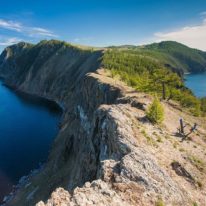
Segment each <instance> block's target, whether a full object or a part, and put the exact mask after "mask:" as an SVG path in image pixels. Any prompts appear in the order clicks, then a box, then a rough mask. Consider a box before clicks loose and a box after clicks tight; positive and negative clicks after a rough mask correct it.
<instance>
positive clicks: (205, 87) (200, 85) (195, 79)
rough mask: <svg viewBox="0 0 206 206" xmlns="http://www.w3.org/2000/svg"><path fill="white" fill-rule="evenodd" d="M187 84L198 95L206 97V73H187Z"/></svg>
mask: <svg viewBox="0 0 206 206" xmlns="http://www.w3.org/2000/svg"><path fill="white" fill-rule="evenodd" d="M185 79H186V81H185V84H186V86H187V87H188V88H190V89H191V90H192V91H193V93H194V94H195V95H196V96H197V97H206V73H200V74H187V75H185Z"/></svg>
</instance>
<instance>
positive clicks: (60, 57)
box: [0, 41, 193, 206]
mask: <svg viewBox="0 0 206 206" xmlns="http://www.w3.org/2000/svg"><path fill="white" fill-rule="evenodd" d="M31 54H33V55H31ZM102 55H103V51H90V50H81V49H78V48H76V47H73V46H71V45H67V44H65V43H62V42H56V41H55V42H51V41H49V42H41V43H40V44H37V45H28V44H25V43H20V44H18V45H15V46H12V47H9V48H7V49H6V50H5V51H4V52H3V53H2V55H1V57H0V75H1V77H3V78H4V81H5V82H6V84H8V85H10V86H12V87H13V88H15V89H18V90H21V91H23V92H26V93H30V94H34V95H38V96H42V97H44V98H49V99H52V100H54V101H56V102H58V103H59V104H61V105H62V106H63V107H64V114H63V117H62V122H61V128H60V131H59V134H58V136H57V137H56V139H55V141H54V143H53V146H52V148H51V152H50V155H49V158H48V162H47V164H46V166H45V168H44V169H43V170H42V171H41V172H40V173H39V174H38V175H35V176H34V177H32V178H31V179H29V183H28V182H27V184H25V185H24V186H22V188H21V189H20V190H19V191H18V192H17V194H16V196H15V197H14V198H13V199H12V200H11V201H9V202H8V203H7V204H6V205H8V206H14V205H15V206H22V205H24V206H27V205H28V206H31V205H35V204H37V206H43V205H47V206H52V205H74V206H76V205H81V206H84V205H85V206H86V205H99V206H100V205H114V206H116V205H125V206H126V205H155V202H156V201H157V200H158V199H159V198H161V199H162V200H163V201H164V202H165V203H166V205H191V202H192V199H193V197H192V196H191V195H190V194H189V193H187V191H186V190H185V189H184V188H183V187H182V186H181V185H179V184H178V182H177V180H176V179H174V178H173V177H172V176H171V173H170V172H169V171H168V169H167V168H165V166H163V165H162V164H161V162H160V159H158V158H156V156H158V155H156V156H155V155H154V151H156V149H155V148H153V147H151V146H148V144H146V143H145V138H144V137H143V132H142V131H141V129H142V128H141V127H140V126H141V124H143V123H142V119H143V118H144V116H145V108H146V107H147V104H148V103H150V101H151V98H150V97H149V96H147V95H144V94H135V93H134V91H132V89H131V88H128V87H126V86H125V85H123V84H122V83H120V82H117V81H114V80H113V79H111V78H109V77H107V76H106V75H104V72H103V71H102V70H101V69H99V68H100V66H101V61H100V60H101V57H102ZM148 125H149V126H151V125H150V124H148ZM151 127H152V126H151ZM154 129H156V130H157V131H160V134H161V135H163V132H162V131H161V130H160V129H159V128H153V127H152V129H151V128H150V130H151V131H152V130H154ZM147 139H148V138H147ZM169 165H170V164H169ZM53 191H55V192H53ZM50 195H51V197H50V199H49V200H47V199H48V198H49V196H50ZM43 201H45V203H44V202H43ZM38 202H39V203H38Z"/></svg>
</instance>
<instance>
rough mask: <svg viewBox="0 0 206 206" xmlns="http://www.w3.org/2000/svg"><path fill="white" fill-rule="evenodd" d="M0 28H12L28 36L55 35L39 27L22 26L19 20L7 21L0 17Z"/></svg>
mask: <svg viewBox="0 0 206 206" xmlns="http://www.w3.org/2000/svg"><path fill="white" fill-rule="evenodd" d="M0 28H2V29H7V30H13V31H16V32H19V33H22V34H24V35H28V36H30V37H42V36H44V37H57V35H55V34H54V33H53V32H52V31H50V30H47V29H44V28H41V27H28V26H24V25H23V24H21V23H20V22H14V21H10V20H9V21H7V20H3V19H0Z"/></svg>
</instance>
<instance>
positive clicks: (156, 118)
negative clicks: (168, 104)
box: [147, 97, 164, 124]
mask: <svg viewBox="0 0 206 206" xmlns="http://www.w3.org/2000/svg"><path fill="white" fill-rule="evenodd" d="M147 118H148V119H149V120H150V121H151V122H152V123H154V124H160V123H162V121H163V120H164V109H163V107H162V105H161V103H160V101H159V99H158V98H157V97H155V99H154V101H153V102H152V104H151V105H150V106H149V108H148V111H147Z"/></svg>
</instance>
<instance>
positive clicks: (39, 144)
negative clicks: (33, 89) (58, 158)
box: [0, 82, 61, 202]
mask: <svg viewBox="0 0 206 206" xmlns="http://www.w3.org/2000/svg"><path fill="white" fill-rule="evenodd" d="M60 116H61V111H60V109H59V107H58V106H57V105H56V104H55V103H53V102H49V101H47V100H43V99H40V98H37V97H32V96H28V95H25V94H17V93H15V92H13V91H12V90H10V89H9V88H7V87H5V86H3V85H2V83H1V82H0V202H1V201H2V197H3V196H4V195H5V194H6V193H8V192H10V191H11V187H12V185H14V184H16V183H17V182H18V179H19V178H20V177H22V176H24V175H27V174H28V173H29V172H30V171H31V170H32V169H35V168H38V165H39V163H40V162H45V161H46V159H47V156H48V152H49V149H50V146H51V143H52V141H53V139H54V137H55V136H56V134H57V132H58V123H59V121H60Z"/></svg>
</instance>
